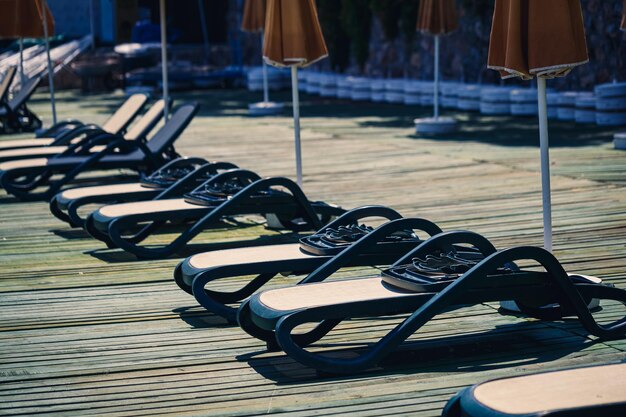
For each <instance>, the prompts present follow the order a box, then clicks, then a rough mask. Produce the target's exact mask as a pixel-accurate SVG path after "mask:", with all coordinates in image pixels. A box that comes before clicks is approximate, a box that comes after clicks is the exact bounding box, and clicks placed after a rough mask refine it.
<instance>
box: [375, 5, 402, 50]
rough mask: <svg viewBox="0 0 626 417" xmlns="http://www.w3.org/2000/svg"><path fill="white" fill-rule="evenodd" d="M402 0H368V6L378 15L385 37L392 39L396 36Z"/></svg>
mask: <svg viewBox="0 0 626 417" xmlns="http://www.w3.org/2000/svg"><path fill="white" fill-rule="evenodd" d="M402 3H404V0H370V8H371V10H372V12H374V14H375V15H376V16H377V17H378V19H379V20H380V23H381V25H382V28H383V34H384V35H385V39H387V40H388V41H393V40H394V39H396V38H397V37H398V21H399V20H400V13H401V10H402Z"/></svg>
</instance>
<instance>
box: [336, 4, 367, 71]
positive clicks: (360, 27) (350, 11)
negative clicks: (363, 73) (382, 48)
mask: <svg viewBox="0 0 626 417" xmlns="http://www.w3.org/2000/svg"><path fill="white" fill-rule="evenodd" d="M341 23H342V26H343V29H344V31H345V32H346V34H347V35H348V36H349V37H350V47H351V51H352V54H353V56H354V58H355V59H356V62H357V64H359V67H361V69H363V67H364V66H365V63H366V62H367V58H368V57H369V41H370V27H371V23H372V12H371V10H370V8H369V0H341Z"/></svg>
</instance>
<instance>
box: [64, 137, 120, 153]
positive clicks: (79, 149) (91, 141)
mask: <svg viewBox="0 0 626 417" xmlns="http://www.w3.org/2000/svg"><path fill="white" fill-rule="evenodd" d="M111 143H116V144H118V147H120V146H126V144H127V143H128V141H127V140H125V139H124V138H123V137H121V136H119V135H112V134H110V133H100V134H98V135H94V136H90V137H88V138H85V139H84V140H81V141H80V142H78V143H74V144H72V145H70V146H69V147H68V148H67V149H66V150H65V151H63V152H62V153H61V154H60V155H59V156H70V155H84V154H86V153H87V152H88V151H89V150H91V149H93V148H94V147H96V146H101V145H107V146H108V145H109V144H111Z"/></svg>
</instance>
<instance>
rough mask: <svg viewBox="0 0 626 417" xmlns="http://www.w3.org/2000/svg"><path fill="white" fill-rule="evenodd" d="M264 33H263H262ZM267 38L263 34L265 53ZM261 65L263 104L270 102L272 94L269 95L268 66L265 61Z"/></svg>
mask: <svg viewBox="0 0 626 417" xmlns="http://www.w3.org/2000/svg"><path fill="white" fill-rule="evenodd" d="M261 33H263V32H261ZM264 38H265V36H263V34H261V51H263V47H264V46H265V45H264V43H265V42H264V40H263V39H264ZM261 65H262V68H263V103H266V104H267V102H269V101H270V93H269V83H268V81H267V64H266V63H265V60H263V59H261Z"/></svg>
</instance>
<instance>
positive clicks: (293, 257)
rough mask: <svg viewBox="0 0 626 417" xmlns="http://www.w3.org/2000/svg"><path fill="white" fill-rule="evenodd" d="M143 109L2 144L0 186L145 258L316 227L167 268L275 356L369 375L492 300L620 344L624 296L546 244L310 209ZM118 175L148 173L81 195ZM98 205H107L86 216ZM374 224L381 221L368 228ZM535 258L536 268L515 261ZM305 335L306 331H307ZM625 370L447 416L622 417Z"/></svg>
mask: <svg viewBox="0 0 626 417" xmlns="http://www.w3.org/2000/svg"><path fill="white" fill-rule="evenodd" d="M146 101H147V100H146V97H145V96H142V95H134V96H131V97H130V98H128V99H127V101H126V102H125V103H124V104H123V105H122V106H121V107H120V110H118V111H117V112H116V113H115V114H113V115H112V116H111V118H110V119H109V120H108V121H107V122H106V123H105V124H103V125H102V126H95V125H92V124H88V123H82V122H79V121H66V122H62V123H59V124H58V125H56V126H53V127H51V128H49V129H47V130H45V131H42V132H41V134H40V136H41V137H40V138H33V139H26V140H23V141H11V142H3V143H1V144H0V145H1V146H2V150H1V151H0V161H2V162H0V186H2V187H3V188H4V189H5V191H7V192H8V193H10V194H13V195H15V196H16V197H17V198H20V199H23V200H34V199H38V200H46V201H49V204H50V209H51V212H52V213H53V214H54V215H55V216H56V217H57V218H58V219H60V220H62V221H64V222H66V223H68V224H69V225H70V226H72V227H76V228H84V229H85V230H86V231H87V232H88V233H89V234H90V235H91V236H93V237H94V238H96V239H98V240H100V241H102V242H104V243H105V244H106V245H107V246H108V247H110V248H120V249H122V250H124V251H127V252H130V253H132V254H134V255H136V256H137V257H140V258H149V259H157V258H164V257H168V256H172V255H174V254H176V253H180V252H181V251H182V250H183V249H185V248H186V247H187V245H188V244H189V242H190V241H191V240H192V239H193V238H194V237H196V236H197V235H198V234H199V233H200V232H202V231H203V230H206V229H208V228H211V227H214V226H215V225H217V224H219V222H220V221H221V220H223V219H228V218H233V217H237V216H241V215H249V214H256V215H263V216H265V217H266V218H268V226H272V227H279V228H282V229H286V230H291V231H296V232H303V231H311V232H313V233H312V234H308V235H306V236H304V237H302V238H301V239H300V240H299V242H298V243H289V244H273V245H265V246H258V247H245V248H236V249H224V250H217V251H211V252H204V253H198V254H195V255H192V256H190V257H188V258H186V259H184V260H183V261H182V262H180V263H179V265H178V266H177V267H176V268H175V270H174V272H173V276H174V281H175V282H176V284H177V285H178V287H180V289H182V290H183V291H185V292H187V293H189V294H190V295H192V296H193V297H194V298H195V299H196V300H197V302H198V303H199V304H200V305H201V306H202V307H204V308H205V309H207V310H208V311H210V312H212V313H213V314H215V315H218V316H221V317H223V318H225V319H226V320H227V321H228V322H230V323H232V324H235V323H236V324H238V325H239V326H240V327H241V328H242V330H243V331H245V332H246V333H247V334H249V335H250V336H251V337H255V338H257V339H260V340H262V341H263V342H265V343H266V345H267V348H268V349H269V350H281V351H283V352H285V353H286V354H287V355H289V356H290V357H291V358H293V359H294V360H296V361H298V362H300V363H301V364H303V365H305V366H309V367H312V368H314V369H316V370H318V371H319V372H321V373H332V374H337V373H355V372H360V371H363V370H367V369H371V368H373V367H377V366H380V365H381V364H382V363H384V360H385V358H386V357H388V356H389V355H390V354H392V353H393V352H394V351H395V350H396V349H397V348H398V347H399V346H400V345H401V344H402V343H403V342H404V341H406V339H407V338H409V337H410V336H411V335H413V334H414V333H415V332H417V331H419V330H420V329H421V328H422V327H423V326H424V325H425V324H426V323H428V321H429V320H431V319H432V318H433V317H435V316H436V315H438V314H440V313H443V312H445V311H450V310H454V309H459V308H462V307H466V306H471V305H476V304H481V303H486V302H501V303H502V305H503V309H502V310H501V311H502V312H503V314H510V313H512V312H516V313H517V314H523V315H525V316H529V317H534V318H537V319H539V320H544V321H553V320H561V319H563V318H566V317H575V318H577V319H578V320H579V322H580V324H581V326H582V327H583V328H584V329H585V330H586V331H587V332H588V333H589V334H591V335H594V336H596V337H598V338H601V339H614V338H623V337H624V336H625V335H626V319H621V320H618V321H615V322H613V323H608V324H607V323H599V322H597V321H596V319H595V318H594V316H593V315H592V311H593V310H594V309H595V308H598V305H599V303H600V302H602V300H613V301H617V302H620V303H623V304H626V291H624V290H622V289H619V288H615V287H614V286H611V285H608V284H605V283H603V282H602V281H601V280H600V279H598V278H595V277H589V276H582V275H576V274H568V273H567V272H566V271H565V270H564V268H563V267H562V265H561V264H560V263H559V261H558V260H557V259H556V258H555V257H554V256H553V255H552V254H551V253H550V252H548V251H546V250H544V249H542V248H539V247H532V246H519V247H512V248H504V249H500V250H498V249H497V248H496V247H495V246H494V245H493V244H492V243H491V242H490V241H489V240H488V239H486V238H485V237H483V236H481V235H479V234H476V233H473V232H469V231H443V230H442V229H441V228H440V227H439V226H437V225H436V224H434V223H433V222H431V221H429V220H426V219H422V218H404V217H402V216H401V214H400V213H398V212H397V211H396V210H394V209H392V208H389V207H384V206H365V207H359V208H355V209H352V210H345V209H343V208H341V207H338V206H336V205H332V204H328V203H324V202H318V201H311V200H310V199H309V198H308V197H306V195H305V194H304V193H303V191H302V190H301V189H300V188H299V187H298V186H297V185H296V184H295V183H294V182H293V181H291V180H289V179H287V178H282V177H274V178H263V177H261V176H260V175H258V174H257V173H255V172H253V171H250V170H246V169H242V168H240V167H238V166H236V165H235V164H232V163H229V162H210V161H206V160H204V159H202V158H194V157H190V158H185V157H180V156H179V155H178V154H177V152H176V151H175V149H174V143H175V141H176V139H177V138H178V137H179V136H180V135H181V134H182V133H183V131H184V130H185V128H186V127H187V126H188V125H189V123H190V122H191V120H192V119H193V117H194V115H195V114H196V112H197V105H195V104H182V105H180V106H178V107H177V108H176V110H175V111H174V112H173V114H172V116H171V118H170V119H169V120H167V121H166V122H165V123H164V124H163V126H162V127H161V128H159V129H158V130H157V131H156V132H155V133H153V134H152V133H151V131H152V130H153V129H154V127H155V125H156V124H157V122H158V121H159V120H160V119H161V118H162V114H163V109H164V106H165V105H167V103H164V102H163V101H157V102H155V103H154V104H152V105H151V107H150V108H149V109H148V110H147V111H145V112H144V113H143V114H142V115H141V116H139V113H140V112H141V109H142V108H143V106H144V104H145V103H146ZM133 120H134V123H133ZM131 123H133V124H131ZM10 152H16V153H14V154H11V153H10ZM11 155H14V157H12V156H11ZM120 168H122V169H128V170H133V171H136V172H138V173H140V174H141V176H140V177H139V179H138V180H135V181H134V182H128V181H126V182H123V183H116V182H112V181H111V180H110V179H103V180H100V182H99V183H98V185H95V186H88V187H72V185H73V181H74V180H75V179H76V178H77V177H78V176H79V175H82V174H85V173H88V172H92V171H102V170H111V169H120ZM42 189H43V191H42ZM92 204H97V205H99V208H97V209H96V210H93V211H87V212H86V209H87V207H88V206H90V205H92ZM373 218H377V219H383V220H384V221H385V222H384V223H383V224H382V225H380V226H378V227H376V228H374V227H371V226H368V225H367V223H368V222H371V220H372V219H373ZM172 225H175V226H177V227H176V228H175V229H174V230H176V231H177V233H178V235H177V236H176V237H175V238H173V239H172V240H171V241H169V242H167V243H164V244H161V245H160V246H157V247H155V246H154V245H146V244H142V242H144V241H145V240H146V239H147V238H148V237H149V236H151V235H152V234H154V233H155V232H157V231H158V230H160V229H162V228H167V227H169V226H172ZM181 229H182V232H181V231H180V230H181ZM528 261H531V262H532V263H533V264H534V265H537V266H540V267H541V268H528V267H525V266H519V265H527V264H528ZM353 266H378V267H383V270H382V272H381V273H380V275H379V276H377V277H363V278H352V279H349V280H345V279H344V280H340V279H333V278H334V275H335V274H336V273H337V272H338V271H340V270H341V269H342V268H346V267H353ZM279 274H283V275H289V276H293V277H297V276H299V277H300V278H294V284H295V285H293V286H291V287H285V288H269V289H266V290H261V289H262V288H263V287H264V286H265V285H266V284H268V283H270V282H271V281H272V279H273V278H274V277H276V276H277V275H279ZM233 277H250V278H249V281H247V283H246V284H245V285H243V286H242V287H241V288H239V289H237V290H235V291H230V292H224V291H221V290H219V289H218V288H216V287H215V284H216V283H219V282H222V281H223V280H226V279H228V278H233ZM218 287H219V285H218ZM381 316H386V317H387V316H391V317H396V318H399V319H400V321H399V323H398V324H397V325H396V326H395V327H393V328H392V329H391V330H390V331H389V332H388V333H387V334H386V335H385V337H383V338H381V339H380V340H378V341H376V342H374V343H372V344H370V345H368V346H367V347H366V348H363V349H360V350H358V351H356V352H350V355H348V356H346V355H341V353H342V352H339V353H340V355H337V353H338V352H336V351H334V352H331V353H330V354H329V353H328V352H324V351H320V350H319V349H316V347H315V343H316V342H317V341H319V340H320V339H322V338H323V337H324V336H325V335H327V334H328V333H329V332H331V331H332V330H333V329H334V328H335V327H337V325H339V324H340V323H341V322H343V321H345V320H350V319H354V318H371V317H381ZM303 325H307V326H308V327H307V329H308V330H305V331H302V330H299V329H301V328H302V326H303ZM311 345H313V348H311ZM625 367H626V364H619V365H609V366H603V367H596V368H587V369H577V370H569V371H560V372H555V373H549V374H540V375H533V376H528V377H521V378H517V379H514V378H510V379H503V380H497V381H492V382H487V383H483V384H479V385H477V386H474V387H471V388H469V389H467V390H465V391H463V392H462V393H460V394H459V395H457V396H456V397H454V398H453V399H452V400H451V401H450V402H449V404H448V406H447V407H446V409H445V410H444V415H445V416H448V417H459V416H491V415H493V416H508V415H525V416H535V415H537V416H539V415H542V416H543V415H555V416H556V415H559V416H578V415H623V413H624V412H625V410H626V390H624V389H621V390H620V389H616V388H614V387H613V386H611V387H609V388H608V390H607V391H604V392H600V393H599V391H601V390H602V389H603V388H601V387H606V384H602V382H603V379H604V377H603V375H611V376H612V377H611V380H612V381H616V382H617V386H621V387H622V388H623V387H624V383H625V382H626V380H625V379H624V378H625V375H626V369H625ZM581 381H582V382H581ZM620 384H621V385H620ZM581 386H583V387H584V389H582V388H581ZM572 392H574V393H575V394H574V395H572V394H571V393H572ZM604 393H608V394H609V395H606V396H602V395H600V394H604ZM518 394H519V395H518ZM579 394H580V395H579ZM537 398H540V399H538V400H537ZM581 413H582V414H581ZM596 413H602V414H596ZM611 413H613V414H611Z"/></svg>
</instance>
